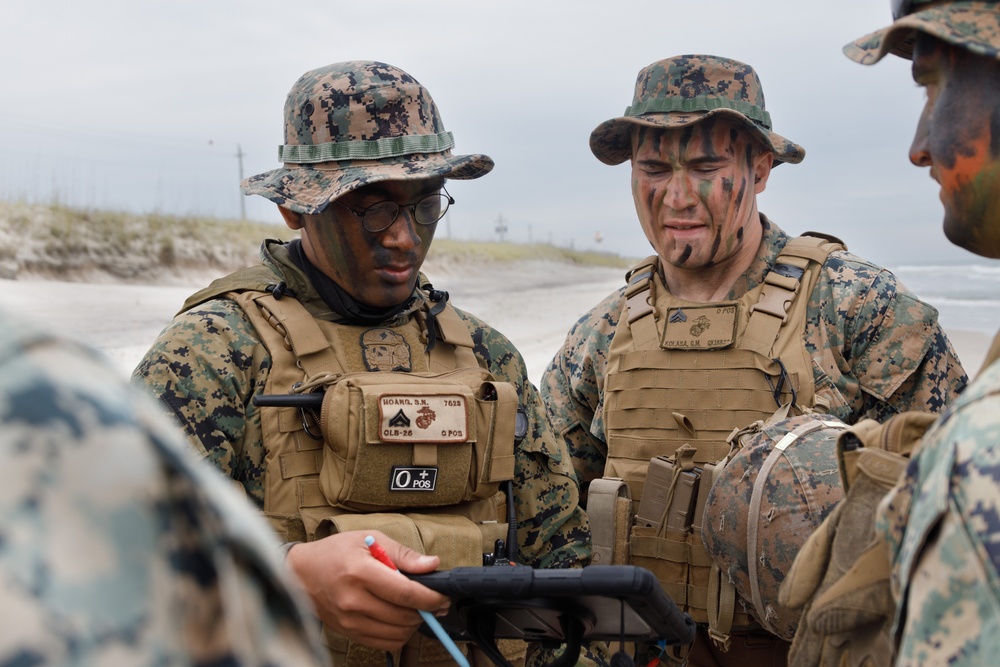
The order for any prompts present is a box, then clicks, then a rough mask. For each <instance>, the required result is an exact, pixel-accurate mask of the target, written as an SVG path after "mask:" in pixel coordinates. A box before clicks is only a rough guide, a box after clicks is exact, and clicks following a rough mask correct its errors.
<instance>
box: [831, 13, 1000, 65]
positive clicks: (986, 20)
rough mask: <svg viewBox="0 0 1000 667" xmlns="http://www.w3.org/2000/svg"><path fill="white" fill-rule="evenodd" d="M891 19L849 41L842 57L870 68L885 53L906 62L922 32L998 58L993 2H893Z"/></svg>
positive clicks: (998, 23) (999, 28) (999, 27)
mask: <svg viewBox="0 0 1000 667" xmlns="http://www.w3.org/2000/svg"><path fill="white" fill-rule="evenodd" d="M893 16H899V18H898V19H896V21H895V22H894V23H893V24H892V25H891V26H889V27H888V28H882V29H881V30H878V31H876V32H873V33H871V34H870V35H865V36H864V37H862V38H861V39H857V40H855V41H853V42H851V43H850V44H848V45H847V46H845V47H844V55H846V56H847V57H848V58H850V59H851V60H854V61H856V62H859V63H861V64H862V65H874V64H875V63H877V62H878V61H880V60H882V58H884V57H885V55H886V54H887V53H892V54H893V55H897V56H899V57H900V58H906V59H907V60H909V59H912V58H913V42H914V40H915V39H916V35H917V32H925V33H927V34H928V35H931V36H933V37H937V38H938V39H940V40H942V41H945V42H948V43H949V44H954V45H955V46H958V47H961V48H963V49H966V50H967V51H970V52H972V53H974V54H976V55H980V56H985V57H987V58H996V59H1000V6H998V5H997V2H996V0H975V1H961V2H950V1H945V2H940V1H936V0H895V1H894V2H893Z"/></svg>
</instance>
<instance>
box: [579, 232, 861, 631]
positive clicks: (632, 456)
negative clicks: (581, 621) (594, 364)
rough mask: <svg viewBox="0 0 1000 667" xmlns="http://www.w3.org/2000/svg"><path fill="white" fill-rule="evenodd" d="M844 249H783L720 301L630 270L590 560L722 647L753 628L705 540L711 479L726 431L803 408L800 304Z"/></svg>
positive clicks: (615, 344) (813, 240)
mask: <svg viewBox="0 0 1000 667" xmlns="http://www.w3.org/2000/svg"><path fill="white" fill-rule="evenodd" d="M843 249H844V246H843V244H842V243H841V242H840V241H839V240H837V239H835V238H833V237H828V236H825V235H819V234H814V233H807V234H806V235H803V236H801V237H798V238H794V239H791V240H790V241H789V242H788V243H787V244H786V245H785V247H784V248H783V249H782V251H781V252H780V253H779V255H778V257H777V259H776V261H775V266H774V268H773V269H772V270H771V271H770V272H769V273H768V274H767V276H765V278H764V281H763V282H762V283H761V284H760V285H758V286H757V287H755V288H754V289H752V290H750V291H749V292H747V293H746V294H745V295H744V296H743V297H742V298H740V299H738V300H735V301H727V302H722V303H712V304H705V303H693V302H689V301H684V300H681V299H677V298H675V297H673V296H672V295H671V294H669V292H668V291H667V289H666V287H665V286H664V283H663V281H662V278H661V277H660V275H659V271H658V260H657V258H656V257H655V256H653V257H650V258H647V259H646V260H644V261H643V262H641V263H640V264H638V265H637V266H636V267H634V268H633V269H632V270H631V271H630V272H629V274H628V286H627V288H626V291H625V296H626V304H625V306H624V308H623V310H622V313H621V315H620V319H619V323H618V328H617V330H616V331H615V336H614V339H613V340H612V342H611V346H610V350H609V353H608V370H607V374H606V378H605V387H604V426H605V434H606V438H607V443H608V458H607V463H606V466H605V472H604V479H603V480H596V481H595V482H593V483H592V484H591V486H590V489H589V492H588V507H587V511H588V514H589V516H590V521H591V527H592V530H593V535H594V553H595V558H594V560H595V562H604V563H607V562H608V561H610V562H612V563H632V564H634V565H640V566H643V567H647V568H649V569H650V570H652V571H653V572H654V573H655V574H656V575H657V577H658V579H659V580H660V583H661V584H662V585H663V587H664V589H665V590H666V592H667V593H668V594H669V595H670V596H671V597H672V598H673V599H674V601H675V602H676V603H677V604H678V605H680V606H681V607H682V608H683V609H684V611H686V612H688V613H689V614H690V615H691V617H692V618H693V619H694V620H695V621H696V622H698V623H701V624H707V625H708V627H709V633H710V635H711V636H712V637H713V639H715V640H716V642H717V643H718V644H719V645H720V646H725V645H727V644H728V637H729V634H730V632H731V631H733V630H734V629H751V628H755V627H757V626H756V624H755V623H754V621H753V619H752V617H750V616H749V614H747V613H746V612H745V611H741V610H739V608H738V607H737V605H736V598H737V594H736V591H735V589H734V587H733V585H732V583H731V582H729V581H728V580H726V581H723V580H722V577H721V576H720V571H719V568H718V567H717V566H716V565H715V564H714V563H713V561H712V558H711V557H710V555H709V554H708V552H707V551H706V549H705V547H704V545H703V543H702V537H701V536H702V531H703V530H705V529H707V527H706V526H703V525H702V524H701V515H702V510H703V508H704V503H705V498H706V496H707V495H708V491H709V489H710V488H711V482H712V473H713V471H714V469H715V466H716V465H718V464H719V463H720V462H722V461H723V460H724V459H725V458H726V456H727V454H728V453H729V450H730V443H729V438H730V436H731V435H732V434H733V433H734V432H735V431H736V430H738V429H740V428H743V427H745V426H747V425H748V424H751V423H753V422H754V421H756V420H759V419H765V420H766V419H768V418H769V417H771V416H772V415H773V414H774V413H775V412H776V411H777V410H778V409H783V410H786V411H787V410H788V409H789V406H791V405H792V404H794V405H795V407H796V408H798V409H811V408H812V407H814V404H815V402H816V397H815V390H814V386H813V384H814V382H813V377H814V376H813V368H812V360H811V358H810V356H809V354H808V352H807V350H806V348H805V343H804V339H803V331H804V328H805V322H806V307H807V305H808V301H809V295H810V294H811V293H812V291H813V288H814V287H815V285H816V283H817V281H818V279H819V275H820V272H821V270H822V267H823V264H824V263H825V262H826V259H827V257H828V256H829V254H830V253H831V252H833V251H836V250H843ZM782 406H784V407H782ZM651 463H653V465H654V469H655V471H656V477H655V479H652V480H651V482H650V484H649V485H648V488H646V489H645V491H644V487H646V486H647V471H649V470H654V469H651V467H650V466H651ZM644 493H645V494H646V495H644ZM634 498H638V499H641V502H640V504H639V506H638V508H636V510H635V511H633V510H632V499H634ZM647 499H648V501H647Z"/></svg>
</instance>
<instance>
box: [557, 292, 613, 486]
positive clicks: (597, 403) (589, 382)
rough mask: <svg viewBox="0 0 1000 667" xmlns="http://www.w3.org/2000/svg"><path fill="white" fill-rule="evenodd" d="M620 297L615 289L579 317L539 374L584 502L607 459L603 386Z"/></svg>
mask: <svg viewBox="0 0 1000 667" xmlns="http://www.w3.org/2000/svg"><path fill="white" fill-rule="evenodd" d="M623 299H624V290H619V291H617V292H615V293H614V294H612V295H610V296H609V297H607V298H606V299H604V301H602V302H601V303H600V304H598V305H597V306H596V307H595V308H594V309H593V310H591V311H590V312H589V313H587V314H586V315H584V316H583V317H582V318H580V320H579V321H578V322H577V323H576V324H574V325H573V328H572V329H570V331H569V334H567V336H566V341H565V342H564V343H563V346H562V348H561V349H560V350H559V352H557V353H556V355H555V357H554V358H553V359H552V362H551V363H550V364H549V366H548V368H546V369H545V373H544V374H543V375H542V384H541V392H542V399H543V401H544V402H545V409H546V411H547V412H548V417H549V421H550V423H551V424H552V428H553V430H554V431H555V433H556V435H557V436H558V437H561V438H562V439H563V440H564V441H565V443H566V447H567V449H568V450H569V453H570V456H571V457H572V461H573V466H574V467H575V469H576V476H577V479H578V480H579V481H580V487H581V490H582V494H583V503H584V506H586V493H587V488H588V487H589V486H590V483H591V481H593V480H594V479H599V478H600V477H602V476H603V474H604V463H605V460H606V459H607V453H608V446H607V443H606V442H605V439H604V421H603V416H602V411H603V403H602V401H603V392H602V388H603V387H604V372H605V369H606V368H607V363H608V360H607V354H608V348H609V346H610V345H611V339H612V338H613V337H614V334H615V326H616V325H617V324H618V314H619V313H620V312H621V308H622V304H623Z"/></svg>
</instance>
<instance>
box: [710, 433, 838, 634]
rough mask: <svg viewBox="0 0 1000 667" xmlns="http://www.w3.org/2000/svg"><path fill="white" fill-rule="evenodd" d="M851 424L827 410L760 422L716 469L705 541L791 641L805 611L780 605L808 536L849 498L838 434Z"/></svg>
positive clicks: (770, 626) (740, 589)
mask: <svg viewBox="0 0 1000 667" xmlns="http://www.w3.org/2000/svg"><path fill="white" fill-rule="evenodd" d="M846 429H847V424H845V423H843V422H842V421H840V420H839V419H837V418H836V417H834V416H832V415H824V414H804V415H798V416H795V417H789V418H787V419H780V420H773V421H772V420H769V421H767V422H760V421H758V422H754V423H753V424H751V425H750V426H748V427H747V428H745V429H743V430H741V431H740V432H739V433H738V434H737V435H736V436H734V442H735V443H738V444H739V446H740V448H739V450H738V451H737V452H736V453H735V454H733V455H732V457H731V459H730V460H729V462H728V463H727V464H726V466H725V467H724V468H722V469H721V470H717V471H716V473H715V478H714V480H713V481H712V489H711V491H709V493H708V498H707V499H706V501H705V510H704V512H705V513H704V521H703V524H702V539H703V541H704V543H705V548H706V549H707V550H708V553H709V554H711V556H712V559H713V560H714V561H715V563H716V565H718V566H719V569H720V570H722V572H723V573H724V576H726V577H728V578H729V579H730V580H731V581H732V582H733V585H734V586H735V587H736V591H737V593H739V595H740V597H741V598H742V599H743V600H744V601H745V602H746V607H747V611H749V612H750V614H751V615H752V616H753V617H754V618H755V619H756V620H757V621H758V622H759V623H760V624H761V625H762V626H763V627H764V629H766V630H768V631H769V632H771V633H772V634H775V635H777V636H779V637H781V638H782V639H785V640H787V641H791V640H792V638H793V637H794V636H795V629H796V628H797V627H798V624H799V620H800V618H801V616H802V610H801V609H795V610H792V609H788V608H787V607H784V606H782V605H780V604H779V603H778V591H779V589H780V587H781V582H782V581H784V580H785V575H787V574H788V572H789V571H790V570H791V568H792V563H793V562H795V556H796V555H797V554H798V553H799V551H800V550H801V549H802V546H803V545H804V544H805V543H806V540H807V539H808V538H809V536H810V535H811V534H812V533H813V531H815V530H816V528H817V527H818V526H819V525H820V524H821V523H823V520H824V519H825V518H826V517H827V516H828V515H829V514H830V512H832V511H833V509H834V507H836V505H837V503H838V502H840V500H841V499H842V498H843V497H844V490H843V487H842V486H841V482H840V471H839V469H838V468H837V438H838V437H839V436H840V434H841V433H843V432H844V430H846ZM751 552H752V554H751Z"/></svg>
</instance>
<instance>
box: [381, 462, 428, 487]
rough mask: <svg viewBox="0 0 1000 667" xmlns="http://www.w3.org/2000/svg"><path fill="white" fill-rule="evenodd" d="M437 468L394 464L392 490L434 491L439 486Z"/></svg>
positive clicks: (390, 484) (390, 483)
mask: <svg viewBox="0 0 1000 667" xmlns="http://www.w3.org/2000/svg"><path fill="white" fill-rule="evenodd" d="M437 476H438V469H437V468H414V467H406V466H393V467H392V478H391V479H390V481H389V490H390V491H433V490H434V489H435V488H436V487H437Z"/></svg>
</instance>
